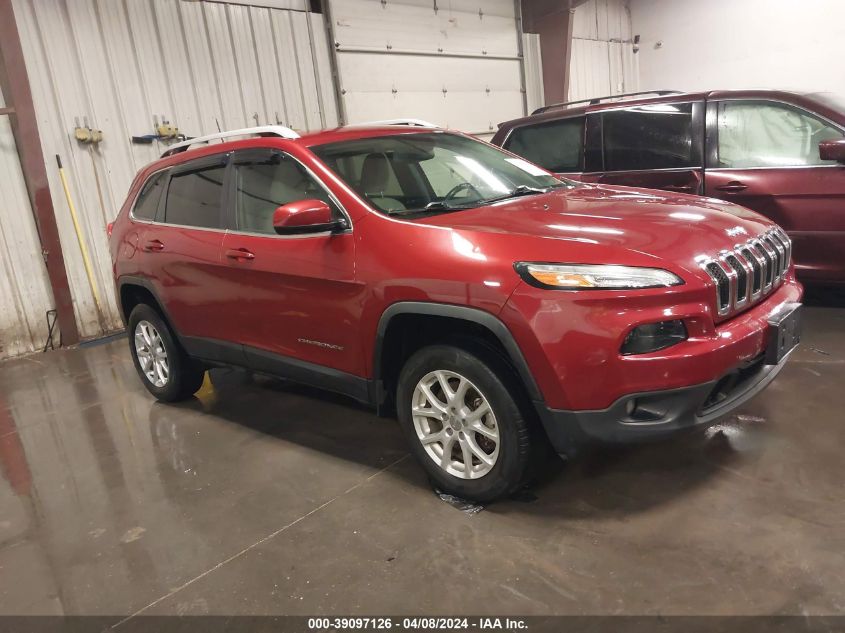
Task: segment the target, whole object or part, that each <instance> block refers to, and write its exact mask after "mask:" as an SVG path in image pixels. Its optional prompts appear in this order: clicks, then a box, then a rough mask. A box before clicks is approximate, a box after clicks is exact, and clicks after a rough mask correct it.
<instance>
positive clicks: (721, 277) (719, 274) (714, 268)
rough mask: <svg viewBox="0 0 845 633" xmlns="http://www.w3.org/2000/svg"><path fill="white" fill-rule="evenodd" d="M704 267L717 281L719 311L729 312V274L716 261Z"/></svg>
mask: <svg viewBox="0 0 845 633" xmlns="http://www.w3.org/2000/svg"><path fill="white" fill-rule="evenodd" d="M704 268H705V270H706V271H707V272H708V273H709V275H710V278H711V279H712V280H713V281H714V282H716V293H717V302H718V304H719V313H720V314H721V313H723V312H727V311H728V310H729V309H730V306H731V284H730V280H729V279H728V276H727V274H726V273H725V271H724V270H723V269H722V267H721V266H720V265H719V264H717V263H716V262H710V263H709V264H707V265H706V266H705V267H704Z"/></svg>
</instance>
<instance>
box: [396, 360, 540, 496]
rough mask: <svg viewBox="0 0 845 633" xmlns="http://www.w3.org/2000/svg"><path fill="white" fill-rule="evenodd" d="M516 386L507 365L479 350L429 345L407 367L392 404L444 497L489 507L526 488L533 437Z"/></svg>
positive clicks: (408, 437)
mask: <svg viewBox="0 0 845 633" xmlns="http://www.w3.org/2000/svg"><path fill="white" fill-rule="evenodd" d="M513 380H514V379H513V377H512V372H510V371H509V370H508V367H507V365H506V364H505V363H504V362H503V361H502V360H501V359H499V358H498V357H496V356H495V354H493V353H489V354H486V353H484V351H483V350H479V351H478V353H470V352H468V351H466V350H464V349H461V348H458V347H453V346H450V345H433V346H430V347H425V348H423V349H421V350H419V351H418V352H416V353H415V354H414V355H413V356H411V358H409V359H408V361H407V362H406V363H405V366H404V367H403V368H402V371H401V373H400V376H399V385H398V389H397V398H396V400H397V407H398V417H399V422H400V423H401V425H402V428H403V430H404V432H405V435H406V437H407V439H408V441H409V443H410V446H411V451H412V452H413V453H414V455H415V457H416V458H417V460H418V461H419V462H420V463H421V465H422V466H423V468H424V469H425V470H426V472H427V473H428V475H429V477H430V478H431V479H432V481H433V482H434V484H435V485H436V486H437V487H439V488H440V489H441V490H443V491H445V492H448V493H450V494H454V495H456V496H459V497H462V498H464V499H468V500H472V501H478V502H489V501H492V500H494V499H497V498H500V497H502V496H504V495H507V494H509V493H511V492H513V491H514V490H515V489H516V488H517V487H519V485H520V484H521V483H522V482H523V481H524V479H525V476H526V473H527V469H528V462H529V454H530V450H531V433H530V429H529V424H528V422H527V420H526V419H525V417H524V415H523V413H522V411H521V410H520V407H519V403H518V401H517V399H516V397H515V395H514V394H516V393H518V390H517V389H515V388H514V385H513Z"/></svg>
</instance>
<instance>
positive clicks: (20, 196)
mask: <svg viewBox="0 0 845 633" xmlns="http://www.w3.org/2000/svg"><path fill="white" fill-rule="evenodd" d="M5 105H6V103H5V101H4V100H3V95H2V93H0V107H3V106H5ZM0 174H2V176H0V358H5V357H6V356H16V355H18V354H23V353H26V352H31V351H32V350H34V349H36V348H37V347H39V346H41V345H43V344H44V342H45V341H46V339H47V329H48V328H47V318H46V312H47V310H50V309H51V308H52V307H53V305H52V304H53V297H52V292H51V290H50V283H49V281H48V279H47V268H46V266H45V265H44V260H43V259H42V257H41V242H40V241H39V239H38V230H37V228H36V224H35V218H34V217H33V214H32V207H31V206H30V204H29V196H28V195H27V192H26V185H25V184H24V180H23V173H22V172H21V165H20V161H19V160H18V152H17V148H16V147H15V139H14V137H13V136H12V129H11V127H10V125H9V117H8V116H3V115H0ZM56 341H57V342H58V337H56Z"/></svg>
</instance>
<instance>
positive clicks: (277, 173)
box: [235, 154, 338, 235]
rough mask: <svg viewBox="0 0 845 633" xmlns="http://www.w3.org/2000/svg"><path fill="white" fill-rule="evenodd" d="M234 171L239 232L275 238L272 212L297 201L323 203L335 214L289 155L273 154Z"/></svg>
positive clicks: (322, 191) (326, 197) (326, 196)
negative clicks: (314, 200)
mask: <svg viewBox="0 0 845 633" xmlns="http://www.w3.org/2000/svg"><path fill="white" fill-rule="evenodd" d="M235 170H236V174H235V176H236V178H235V182H236V183H237V188H236V191H235V216H236V222H237V228H238V230H240V231H246V232H248V233H262V234H267V235H276V231H275V229H274V228H273V212H274V211H275V210H276V208H277V207H280V206H282V205H283V204H289V203H291V202H297V201H299V200H310V199H316V200H322V201H323V202H325V203H326V204H328V205H329V207H331V208H332V211H334V212H335V214H337V213H338V210H337V208H336V206H335V204H334V202H332V200H331V198H330V197H329V194H328V193H327V192H326V190H325V189H323V187H322V186H321V185H320V184H319V183H318V182H317V181H316V180H314V178H313V177H312V176H311V174H309V173H308V171H307V170H306V169H305V168H304V167H303V166H302V165H300V164H299V162H297V161H296V160H294V159H293V158H291V157H290V156H287V155H285V154H273V155H270V156H268V157H267V158H266V159H259V160H256V161H254V162H252V161H250V162H242V163H239V164H237V165H236V166H235Z"/></svg>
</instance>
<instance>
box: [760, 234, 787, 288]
mask: <svg viewBox="0 0 845 633" xmlns="http://www.w3.org/2000/svg"><path fill="white" fill-rule="evenodd" d="M763 241H764V242H765V243H766V244H768V245H769V248H771V249H772V251H774V253H775V274H774V277H775V278H777V277H780V275H781V272H782V271H783V246H781V245H780V243H779V242H778V241H777V240H776V239H775V238H773V237H772V236H771V235H767V236H765V237H764V238H763Z"/></svg>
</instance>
